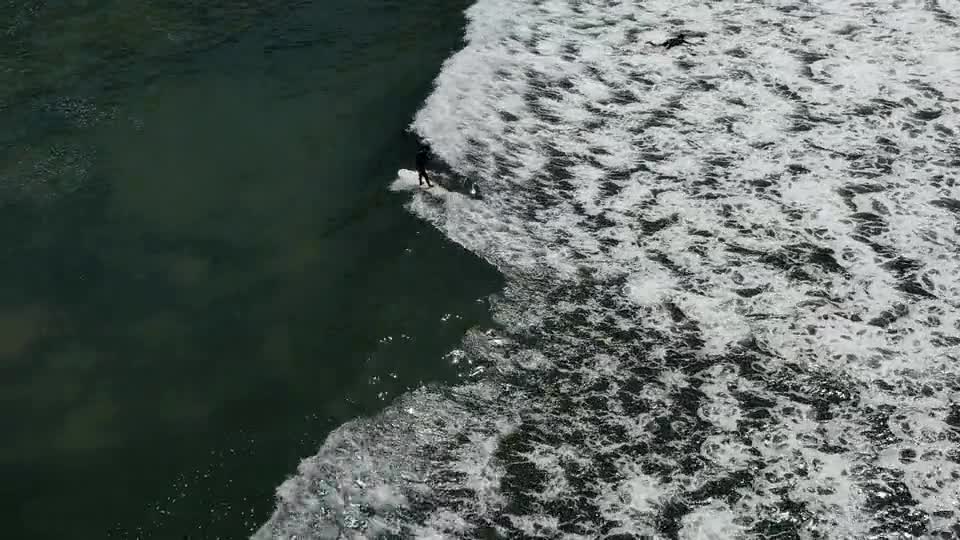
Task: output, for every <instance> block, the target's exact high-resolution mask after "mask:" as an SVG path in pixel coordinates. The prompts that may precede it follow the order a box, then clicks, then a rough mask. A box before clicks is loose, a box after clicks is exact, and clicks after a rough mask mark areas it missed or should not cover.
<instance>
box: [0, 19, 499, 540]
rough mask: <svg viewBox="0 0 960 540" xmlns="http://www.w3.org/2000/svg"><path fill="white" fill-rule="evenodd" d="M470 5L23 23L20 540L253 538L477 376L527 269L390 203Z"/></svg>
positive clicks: (14, 395) (7, 366)
mask: <svg viewBox="0 0 960 540" xmlns="http://www.w3.org/2000/svg"><path fill="white" fill-rule="evenodd" d="M465 6H466V2H446V1H440V0H437V1H426V2H413V1H403V2H399V1H394V2H383V1H374V0H365V1H355V0H354V1H345V0H336V1H333V2H298V3H296V5H293V6H291V5H289V4H288V5H281V3H280V2H269V1H267V2H248V3H245V4H243V5H242V6H237V5H231V4H229V3H208V4H206V6H205V7H203V8H199V7H191V6H185V5H179V4H178V3H176V2H150V1H146V0H143V1H139V2H129V3H121V2H86V3H82V4H81V3H73V4H70V5H67V6H62V5H58V6H50V5H48V4H44V3H39V2H38V3H34V4H24V5H21V6H17V7H10V6H9V5H8V6H4V7H0V21H13V22H12V23H10V25H9V26H8V27H7V28H6V32H5V33H4V32H0V34H3V37H2V38H0V46H2V50H4V51H6V52H5V53H3V54H2V55H0V88H3V90H0V92H2V93H0V127H2V129H0V207H2V208H0V209H2V212H0V257H2V259H0V262H2V264H0V283H2V286H0V406H2V408H0V430H2V433H3V434H4V437H3V438H4V441H5V443H4V444H3V445H2V446H0V472H2V474H3V476H4V479H5V481H4V482H3V483H2V487H0V508H2V510H0V512H2V514H0V515H2V518H3V522H4V524H5V525H6V527H5V528H6V529H7V530H6V531H5V536H6V537H8V538H35V539H36V538H40V539H42V538H108V537H116V538H128V537H143V538H182V537H184V536H190V537H193V538H216V537H221V538H238V537H243V536H245V535H246V534H247V533H248V532H249V531H251V530H253V529H255V528H256V527H257V526H259V525H260V524H261V523H262V522H263V520H264V519H266V517H267V516H269V514H270V511H271V509H272V505H273V490H274V488H275V486H277V485H278V484H279V483H280V482H281V481H282V479H283V478H284V476H285V475H287V474H290V472H291V471H293V470H294V469H295V466H296V463H297V462H298V461H299V459H300V458H302V457H303V456H305V455H309V454H311V453H312V452H313V451H314V450H315V448H316V447H317V446H318V445H319V444H320V443H321V442H322V441H323V438H324V436H325V434H326V433H327V432H328V431H329V430H330V429H332V428H334V427H336V426H337V425H339V424H340V423H342V422H344V421H345V420H348V419H350V418H353V417H356V416H358V415H362V414H370V413H372V412H375V411H376V410H378V409H379V408H381V407H382V406H384V404H385V403H387V402H389V400H390V399H392V398H393V397H395V396H396V395H398V394H399V393H400V392H402V391H403V390H404V389H407V388H411V387H415V386H417V385H420V384H423V383H428V382H431V381H451V380H454V379H456V378H457V377H458V375H459V374H458V372H457V367H456V366H454V365H452V364H451V362H450V361H449V358H447V357H445V355H446V353H447V352H449V351H450V350H451V349H452V348H454V347H455V346H456V344H457V343H458V341H459V339H460V337H461V336H462V335H463V333H464V331H465V330H466V329H467V328H470V327H472V326H477V325H480V326H483V325H486V324H488V323H489V321H488V316H487V306H486V304H485V300H484V299H485V298H486V296H487V295H489V294H490V293H492V292H493V291H495V290H497V289H498V288H499V286H500V277H499V276H498V275H497V273H496V272H495V271H494V270H493V269H492V268H490V267H489V266H487V265H485V264H483V263H482V262H481V261H479V260H478V259H477V258H475V257H474V256H472V255H470V254H469V253H467V252H465V251H464V250H462V249H460V248H459V247H457V246H454V245H452V244H450V243H449V242H446V241H445V240H444V239H443V238H442V237H441V236H440V234H439V233H437V232H435V231H434V230H433V229H432V228H430V227H428V226H426V225H424V224H422V223H419V222H418V221H416V220H415V219H414V218H412V217H410V216H408V215H406V214H405V213H404V211H403V208H402V204H403V202H404V199H405V196H403V195H398V194H395V193H391V192H388V191H387V190H386V189H385V187H386V185H387V184H388V183H389V182H390V181H391V180H392V179H393V177H394V174H395V172H396V170H397V169H398V168H399V167H408V168H409V167H410V166H411V164H412V155H413V151H414V149H415V142H414V141H413V140H412V139H411V137H410V136H409V135H408V134H407V133H406V131H405V130H406V126H407V124H408V123H409V121H410V118H411V117H412V115H413V113H414V112H415V111H416V109H417V108H418V107H419V105H420V103H421V102H422V100H423V98H424V97H425V96H426V95H427V93H428V92H429V91H430V88H431V81H432V79H433V77H434V76H435V75H436V73H437V72H438V70H439V66H440V63H441V62H442V60H443V59H444V58H445V57H446V56H447V55H448V54H449V53H450V51H451V50H453V49H454V48H455V47H457V46H458V44H459V40H460V36H461V32H462V24H463V20H462V16H461V11H462V9H463V8H464V7H465ZM0 24H6V23H0ZM0 30H3V28H0Z"/></svg>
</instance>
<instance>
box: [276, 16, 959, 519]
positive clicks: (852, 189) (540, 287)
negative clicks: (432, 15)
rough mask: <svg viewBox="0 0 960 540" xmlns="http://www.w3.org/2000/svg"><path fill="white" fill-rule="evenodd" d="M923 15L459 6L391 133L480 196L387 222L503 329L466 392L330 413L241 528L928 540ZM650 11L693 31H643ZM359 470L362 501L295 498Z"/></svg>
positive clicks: (947, 247)
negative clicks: (485, 275)
mask: <svg viewBox="0 0 960 540" xmlns="http://www.w3.org/2000/svg"><path fill="white" fill-rule="evenodd" d="M940 4H942V5H941V6H940V7H939V8H937V5H938V3H936V2H928V3H920V2H886V1H884V2H873V3H868V4H851V3H849V2H841V1H839V0H825V1H823V2H818V3H816V4H799V5H798V4H796V3H794V2H768V3H765V4H762V5H758V4H756V3H741V2H734V1H729V2H728V1H724V2H713V3H710V4H709V5H707V4H703V3H702V2H693V1H682V2H679V3H678V2H675V1H672V0H671V1H667V0H651V1H648V2H643V3H642V4H637V3H635V2H628V1H619V2H618V1H614V2H606V1H602V2H601V1H599V0H597V1H592V0H579V1H565V0H543V1H542V2H523V1H520V0H480V1H478V2H477V3H476V4H474V5H473V6H472V7H471V8H470V9H469V10H468V11H467V17H468V20H469V21H470V23H469V26H468V29H467V45H466V46H465V48H464V49H463V50H462V51H460V52H458V53H457V54H455V55H454V56H453V57H451V58H450V59H449V60H448V61H447V62H446V63H445V64H444V68H443V70H442V72H441V74H440V76H439V77H438V79H437V81H436V88H435V91H434V92H433V93H432V94H431V96H430V97H429V98H428V99H427V101H426V103H425V105H424V107H423V109H422V110H421V111H420V112H419V113H418V114H417V116H416V118H415V120H414V123H413V127H414V128H415V129H416V131H417V132H418V133H419V134H420V135H421V136H423V137H424V138H425V139H426V140H428V141H429V142H430V143H431V145H432V147H433V149H434V151H435V153H436V154H437V155H438V156H439V157H440V158H442V159H443V160H444V161H446V162H447V163H448V164H449V165H450V166H451V167H453V168H454V169H455V170H457V172H459V173H461V174H463V175H465V176H467V177H470V178H476V179H478V180H479V181H480V182H481V186H482V188H483V189H482V191H483V194H484V198H483V200H473V199H468V198H464V197H460V198H447V199H445V200H444V201H443V203H442V204H436V202H435V201H431V200H428V199H427V198H426V197H415V198H414V199H413V200H412V201H411V202H410V204H409V206H408V208H409V209H410V211H411V212H413V213H415V214H416V215H418V216H420V217H422V218H423V219H425V220H427V221H429V222H430V223H432V224H433V225H434V226H436V227H437V228H438V229H439V230H441V231H442V232H444V234H446V235H447V236H448V237H449V238H450V239H451V240H452V241H455V242H457V243H459V244H461V245H463V246H465V247H466V248H468V249H470V250H472V251H474V252H475V253H477V254H478V255H479V256H481V257H483V258H484V259H486V260H487V261H489V262H491V263H492V264H495V265H496V266H497V267H498V268H499V269H500V270H501V271H502V272H503V273H504V275H505V276H506V278H507V286H506V289H505V291H504V292H503V294H502V295H501V296H500V297H499V298H496V299H494V301H493V302H492V305H493V310H494V313H493V315H494V318H495V320H496V321H497V322H498V323H499V324H502V325H503V326H504V331H505V332H508V333H510V334H511V335H512V337H515V338H516V340H514V341H512V342H511V343H512V345H511V346H510V347H505V348H499V349H496V348H489V349H487V348H481V349H479V350H478V351H477V352H476V353H475V354H477V357H478V358H483V359H484V360H483V362H486V363H487V365H491V366H493V367H495V369H489V370H487V371H486V374H487V375H486V377H487V378H486V379H485V381H486V383H485V385H481V386H480V387H477V388H474V387H465V388H464V389H463V390H462V391H461V390H459V389H458V390H457V391H454V392H448V393H417V394H414V395H412V396H407V397H406V398H404V400H403V401H402V403H403V404H408V403H412V404H420V405H419V410H422V411H428V412H425V413H424V414H422V415H419V416H417V417H416V418H415V419H407V420H402V421H400V420H397V418H405V417H404V416H403V415H402V414H401V413H400V412H398V411H399V409H398V408H397V407H401V406H402V405H398V406H397V407H393V408H391V409H390V410H389V411H388V412H387V413H385V415H384V416H382V417H380V418H377V419H375V420H373V421H371V422H370V423H365V422H358V423H355V424H350V425H347V426H345V427H344V428H342V429H341V430H338V432H337V433H336V434H335V435H334V436H331V440H330V441H328V443H327V444H326V445H325V446H324V448H323V449H322V451H321V453H320V454H319V455H318V456H316V457H314V458H309V459H308V460H306V461H305V462H304V463H305V464H307V465H302V466H301V470H300V472H299V474H298V476H297V477H295V478H294V479H291V480H290V481H288V483H287V484H285V486H286V487H283V488H281V491H280V493H279V496H280V499H281V503H280V506H279V508H278V511H277V513H276V514H275V516H274V517H273V519H272V520H271V521H270V522H269V523H268V525H267V526H266V527H265V528H264V531H273V534H275V535H282V534H283V531H311V530H313V531H316V530H321V529H319V528H314V529H310V528H305V527H306V525H305V524H309V523H315V524H317V523H324V524H328V523H336V524H339V526H340V527H341V528H343V527H344V524H345V523H347V522H348V520H347V518H345V517H343V516H346V515H352V514H350V512H351V511H352V510H350V509H352V508H354V506H351V505H356V504H361V505H368V506H366V507H365V508H372V509H373V510H372V511H371V510H366V512H367V513H368V514H370V516H368V517H367V518H365V519H367V521H368V522H370V523H374V522H375V521H376V520H379V521H376V522H377V523H379V524H378V525H377V526H378V527H381V528H384V530H393V531H401V530H405V531H408V532H410V531H414V532H416V534H418V535H420V536H424V537H427V536H430V535H437V536H445V537H453V536H460V537H475V536H478V535H480V532H478V531H480V530H481V529H487V530H489V529H492V530H493V531H495V532H497V533H498V534H501V535H503V536H511V535H519V534H530V535H533V534H541V535H546V536H556V537H559V536H564V537H569V538H578V537H593V536H590V535H591V534H595V531H596V530H601V529H602V530H603V534H615V533H618V532H623V533H631V534H647V535H651V536H660V537H669V536H671V535H676V536H677V537H681V538H735V537H738V536H740V535H742V536H745V537H758V536H760V535H764V534H766V535H771V536H772V535H775V534H781V533H783V534H789V533H796V534H797V535H800V537H811V538H812V537H815V535H816V534H819V535H821V537H837V538H865V537H870V536H871V535H872V536H873V537H892V536H894V535H908V534H911V535H923V534H933V533H935V532H942V533H944V534H949V531H950V529H948V527H949V526H950V523H949V519H948V518H946V517H943V516H947V514H944V513H943V512H950V511H952V512H955V513H954V514H952V516H954V517H955V516H957V515H960V502H958V495H957V493H958V492H957V490H958V487H960V473H956V459H957V455H956V453H955V448H953V449H951V445H954V447H955V445H956V444H958V442H960V441H958V435H957V434H956V430H955V428H954V427H952V426H950V425H948V424H946V423H945V419H946V418H947V415H948V414H949V413H950V410H951V409H949V406H948V404H949V402H950V400H954V401H955V400H956V399H957V393H958V392H960V386H958V383H957V381H958V380H960V366H958V361H957V360H958V358H960V350H958V348H960V318H958V313H960V309H958V308H960V269H958V267H960V249H958V248H960V227H958V225H957V223H958V219H960V214H958V210H957V209H956V208H954V207H953V206H951V205H952V204H956V203H951V201H957V200H960V183H958V178H957V173H956V171H957V167H958V164H957V160H958V158H957V156H958V155H960V145H957V143H956V141H955V134H956V132H957V129H958V120H960V109H958V107H957V105H956V104H957V102H958V100H960V73H958V70H960V61H958V60H957V59H958V49H957V46H956V43H958V42H960V41H958V40H960V31H958V27H957V25H956V24H955V21H952V20H951V19H949V17H948V16H949V15H950V13H953V16H954V17H956V16H958V13H957V11H958V10H956V9H954V8H953V7H946V6H945V5H946V4H947V3H946V2H941V3H940ZM938 9H939V11H938ZM950 10H953V11H952V12H951V11H950ZM944 14H946V15H944ZM674 28H675V29H677V30H679V29H681V28H682V29H685V30H687V31H698V32H703V33H704V35H703V37H701V38H696V39H693V38H691V41H696V42H697V43H698V44H697V45H696V46H693V47H678V48H675V49H670V50H665V49H663V48H657V47H652V46H650V45H647V44H646V43H645V42H646V41H647V40H650V41H657V40H661V39H665V38H666V37H669V35H670V34H671V33H672V31H673V29H674ZM951 130H952V132H953V133H954V135H953V136H951V135H950V132H951ZM924 291H925V292H924ZM464 396H469V399H465V398H464ZM437 420H439V422H440V423H441V426H439V427H438V426H437V425H436V423H435V422H436V421H437ZM904 424H905V425H907V426H910V429H906V428H902V427H898V426H902V425H904ZM374 426H376V427H375V428H374ZM420 433H429V436H424V435H420ZM345 445H346V446H350V445H356V446H359V447H361V448H367V447H371V448H376V449H377V450H376V451H375V452H374V451H369V450H367V451H365V453H364V454H363V455H364V456H365V457H364V458H363V459H360V460H358V461H356V462H354V461H349V460H344V459H341V458H340V457H337V456H338V454H336V451H335V449H336V448H340V447H343V446H345ZM436 448H442V449H443V452H442V453H441V454H437V453H436V452H435V449H436ZM905 450H910V451H912V452H915V454H910V452H907V454H903V451H905ZM951 452H954V453H951ZM903 455H907V456H908V457H907V458H902V457H901V456H903ZM910 455H913V456H914V457H912V458H911V457H909V456H910ZM358 471H364V472H363V473H362V474H366V475H367V476H368V477H370V478H374V479H375V482H374V484H373V485H383V486H390V488H389V489H387V488H384V490H383V491H377V492H376V493H383V494H386V495H385V496H379V498H378V496H376V495H375V494H370V493H368V492H367V491H362V490H361V491H356V490H354V491H349V490H348V491H347V495H348V496H349V497H347V496H342V495H341V496H340V497H339V498H331V497H320V496H319V495H318V493H319V492H320V486H326V485H328V484H329V483H330V482H331V480H330V479H332V478H336V479H340V480H339V482H340V483H339V484H337V485H339V486H346V485H348V483H345V482H346V480H348V479H350V478H353V477H356V476H357V475H358V474H361V473H360V472H358ZM401 472H402V474H407V475H410V474H413V475H415V476H416V477H417V478H418V480H417V481H416V482H412V481H406V480H402V476H401ZM955 473H956V474H955ZM321 480H322V481H321ZM324 482H326V483H324ZM291 486H292V487H291ZM902 486H906V487H905V488H904V489H906V490H907V492H906V494H903V493H901V491H902V489H901V488H902ZM324 489H326V488H324ZM341 489H342V488H341ZM458 490H459V491H458ZM898 490H901V491H898ZM890 494H898V495H897V497H893V496H892V495H890ZM316 500H320V501H322V503H321V504H322V505H325V506H324V508H332V509H334V511H326V510H324V511H323V512H318V511H317V510H316V509H315V508H316ZM357 501H360V502H357ZM378 501H379V502H378ZM311 505H312V506H311ZM591 505H592V506H591ZM565 508H566V509H569V510H564V509H565ZM324 512H326V513H324ZM338 512H339V513H338ZM570 512H573V513H572V514H571V513H570ZM935 512H940V514H935ZM318 516H322V517H318ZM370 526H371V525H367V527H370ZM317 527H319V525H317ZM404 527H407V529H404ZM349 530H354V531H356V530H361V529H358V528H356V527H354V528H352V529H349ZM363 530H369V529H363ZM778 531H779V532H778ZM264 534H266V533H264ZM320 536H322V535H320Z"/></svg>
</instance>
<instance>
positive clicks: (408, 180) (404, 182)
mask: <svg viewBox="0 0 960 540" xmlns="http://www.w3.org/2000/svg"><path fill="white" fill-rule="evenodd" d="M429 174H430V183H432V184H433V187H427V184H423V185H422V186H421V185H420V181H419V180H418V177H419V176H418V175H417V171H411V170H409V169H400V170H399V171H397V179H396V180H394V181H393V183H392V184H390V190H391V191H413V190H415V189H422V190H424V191H426V192H428V193H434V194H436V195H446V194H447V193H450V191H448V190H447V189H446V188H445V187H443V186H442V185H440V182H441V180H442V178H441V176H440V175H438V174H436V173H433V172H430V173H429Z"/></svg>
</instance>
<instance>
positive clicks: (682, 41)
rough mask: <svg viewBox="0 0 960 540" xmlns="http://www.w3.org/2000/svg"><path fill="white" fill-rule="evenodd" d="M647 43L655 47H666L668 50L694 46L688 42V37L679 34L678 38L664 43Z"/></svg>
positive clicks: (675, 37)
mask: <svg viewBox="0 0 960 540" xmlns="http://www.w3.org/2000/svg"><path fill="white" fill-rule="evenodd" d="M647 43H649V44H650V45H653V46H654V47H664V48H667V49H672V48H674V47H678V46H680V45H692V43H690V42H689V41H687V37H686V36H685V35H684V34H682V33H680V34H677V35H676V36H674V37H672V38H670V39H668V40H666V41H664V42H663V43H654V42H652V41H648V42H647Z"/></svg>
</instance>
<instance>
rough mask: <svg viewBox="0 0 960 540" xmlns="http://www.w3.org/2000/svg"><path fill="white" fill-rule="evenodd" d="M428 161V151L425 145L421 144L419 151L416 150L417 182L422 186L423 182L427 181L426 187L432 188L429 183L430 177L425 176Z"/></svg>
mask: <svg viewBox="0 0 960 540" xmlns="http://www.w3.org/2000/svg"><path fill="white" fill-rule="evenodd" d="M429 159H430V150H428V149H427V147H426V145H423V144H421V145H420V149H419V150H417V180H419V181H420V185H421V186H422V185H423V181H424V180H426V181H427V187H433V184H431V183H430V177H429V176H427V161H428V160H429Z"/></svg>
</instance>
